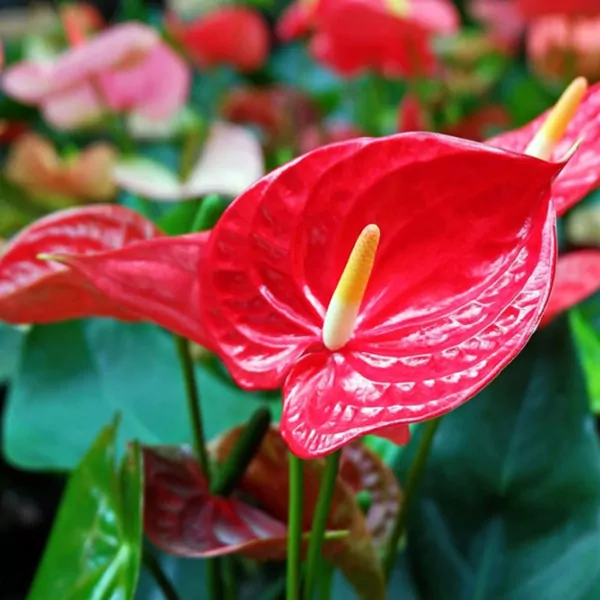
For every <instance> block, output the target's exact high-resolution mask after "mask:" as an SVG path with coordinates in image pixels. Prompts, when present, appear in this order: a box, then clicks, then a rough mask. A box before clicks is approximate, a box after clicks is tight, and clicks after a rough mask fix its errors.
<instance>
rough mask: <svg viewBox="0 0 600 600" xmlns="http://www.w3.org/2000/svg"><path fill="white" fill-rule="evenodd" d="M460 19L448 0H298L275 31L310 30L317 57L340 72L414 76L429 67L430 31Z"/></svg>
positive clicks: (288, 34) (450, 27) (451, 27)
mask: <svg viewBox="0 0 600 600" xmlns="http://www.w3.org/2000/svg"><path fill="white" fill-rule="evenodd" d="M458 22H459V20H458V14H457V12H456V9H455V7H454V6H453V4H452V3H451V2H447V1H446V0H399V1H394V0H315V1H313V2H310V1H307V0H298V1H297V2H296V3H295V4H293V5H292V6H291V7H290V8H289V9H288V11H287V12H286V13H285V14H284V15H283V17H282V20H281V21H280V23H279V25H278V31H279V35H280V37H281V38H282V39H291V38H294V37H297V36H298V35H303V34H304V33H306V32H308V31H313V32H314V34H313V37H312V40H311V51H312V52H313V54H314V55H315V57H316V58H318V59H319V60H321V61H322V62H324V63H325V64H327V65H328V66H330V67H332V68H333V69H335V70H336V71H338V72H339V73H341V74H343V75H348V76H351V75H355V74H357V73H359V72H361V71H363V70H365V69H373V70H375V71H377V72H381V73H383V74H385V75H388V76H413V75H419V74H425V73H431V72H432V70H433V69H434V68H435V66H436V64H437V62H436V59H435V55H434V52H433V47H432V39H433V36H434V35H435V34H448V33H453V32H454V31H456V30H457V29H458Z"/></svg>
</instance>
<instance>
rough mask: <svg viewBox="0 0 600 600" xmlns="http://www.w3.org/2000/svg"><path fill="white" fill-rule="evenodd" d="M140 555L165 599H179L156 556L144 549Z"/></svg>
mask: <svg viewBox="0 0 600 600" xmlns="http://www.w3.org/2000/svg"><path fill="white" fill-rule="evenodd" d="M142 557H143V561H144V565H145V567H146V569H148V571H149V572H150V573H151V574H152V577H154V580H155V581H156V584H157V585H158V587H159V588H160V591H161V592H162V593H163V596H164V597H165V598H166V600H180V599H179V594H178V593H177V590H176V589H175V588H174V587H173V584H172V583H171V581H170V579H169V578H168V577H167V576H166V574H165V572H164V571H163V569H162V567H161V566H160V563H159V562H158V559H157V558H156V556H154V554H152V553H151V552H150V551H149V550H146V549H145V550H144V552H143V554H142Z"/></svg>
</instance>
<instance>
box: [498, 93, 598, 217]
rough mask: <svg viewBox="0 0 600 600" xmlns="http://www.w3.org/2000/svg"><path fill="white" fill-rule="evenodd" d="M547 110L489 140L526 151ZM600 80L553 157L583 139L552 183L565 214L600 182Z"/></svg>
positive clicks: (554, 196)
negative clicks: (526, 122)
mask: <svg viewBox="0 0 600 600" xmlns="http://www.w3.org/2000/svg"><path fill="white" fill-rule="evenodd" d="M547 114H548V113H547V112H546V113H544V114H542V115H540V116H539V117H538V118H537V119H535V120H534V121H532V122H531V123H529V124H528V125H525V126H524V127H521V128H520V129H516V130H515V131H509V132H507V133H503V134H501V135H499V136H496V137H493V138H492V139H490V140H488V141H487V143H488V144H490V145H492V146H496V147H497V148H503V149H505V150H510V151H512V152H525V149H526V148H527V145H528V144H529V142H530V141H531V140H532V139H533V136H534V135H535V134H536V132H537V131H538V129H539V128H540V127H541V126H542V123H543V122H544V120H545V118H546V116H547ZM599 138H600V84H597V85H595V86H593V87H591V88H590V90H589V91H588V93H587V95H586V97H585V99H584V100H583V102H582V104H581V106H580V107H579V110H578V111H577V114H576V115H575V117H574V118H573V120H572V121H571V123H570V124H569V127H568V128H567V131H566V133H565V135H564V137H563V139H562V141H561V142H560V143H559V144H558V146H557V147H556V149H555V151H554V153H553V155H552V157H551V160H554V161H558V160H561V159H562V158H563V157H564V156H565V154H566V153H567V152H568V151H569V150H570V149H571V148H572V147H573V145H574V144H575V143H577V142H578V141H580V140H581V144H580V146H579V147H578V149H577V152H576V153H575V155H574V156H573V158H571V160H570V161H569V164H568V165H567V166H566V167H565V169H564V170H563V172H562V173H561V174H560V175H559V176H558V177H557V179H556V181H555V182H554V184H553V185H552V200H553V201H554V206H555V208H556V213H557V215H559V216H561V215H562V214H564V213H565V212H566V211H567V210H568V209H569V208H571V207H572V206H573V205H575V204H577V203H578V202H579V201H580V200H582V199H583V198H584V197H585V196H586V195H587V194H588V193H589V192H591V191H592V190H593V189H595V188H596V187H598V185H599V184H600V145H599V144H598V139H599Z"/></svg>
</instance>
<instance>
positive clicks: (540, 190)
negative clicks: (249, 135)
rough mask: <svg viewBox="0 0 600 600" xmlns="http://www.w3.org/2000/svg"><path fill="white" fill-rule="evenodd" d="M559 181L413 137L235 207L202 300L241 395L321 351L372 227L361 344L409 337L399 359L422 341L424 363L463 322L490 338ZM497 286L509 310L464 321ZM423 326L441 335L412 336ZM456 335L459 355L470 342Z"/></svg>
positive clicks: (531, 256) (352, 152)
mask: <svg viewBox="0 0 600 600" xmlns="http://www.w3.org/2000/svg"><path fill="white" fill-rule="evenodd" d="M559 168H560V167H558V166H557V165H553V164H551V163H546V162H543V161H539V160H537V159H533V158H529V157H526V156H517V155H513V154H509V153H503V152H499V151H496V150H494V149H491V148H489V147H487V146H484V145H480V144H474V143H471V142H467V141H464V140H459V139H455V138H448V137H445V136H437V135H435V134H427V133H416V134H401V135H397V136H391V137H389V138H379V139H376V140H373V139H365V138H363V139H358V140H353V141H349V142H343V143H340V144H337V145H333V146H328V147H324V148H320V149H318V150H315V151H313V152H311V153H309V154H307V155H305V156H303V157H301V158H299V159H297V160H295V161H293V162H291V163H289V164H288V165H286V166H284V167H282V168H281V169H279V170H277V171H275V172H273V173H271V174H270V175H267V176H266V177H265V178H263V179H262V180H260V181H259V182H258V183H257V184H256V185H254V186H253V187H252V188H250V189H249V190H248V191H247V192H245V193H244V194H242V196H240V197H239V198H238V199H237V200H236V201H235V202H234V203H233V204H232V205H231V206H230V207H229V209H228V210H227V211H226V212H225V214H224V215H223V217H222V218H221V220H220V221H219V223H218V224H217V226H216V227H215V229H214V230H213V235H212V236H211V239H210V241H209V245H208V249H207V255H206V257H207V260H206V262H205V263H204V264H206V265H207V268H206V269H205V270H204V271H203V278H202V290H201V293H202V295H203V299H202V302H203V306H205V307H206V311H207V314H206V318H207V327H208V328H209V329H210V333H211V336H212V337H214V339H215V343H216V345H217V347H218V348H219V354H220V355H221V356H223V358H224V360H225V361H226V363H227V366H228V367H229V369H230V371H231V373H232V375H233V376H234V378H235V379H236V380H237V381H238V383H239V384H240V385H242V386H244V387H247V388H269V387H273V388H275V387H278V386H280V385H281V384H282V382H283V381H284V379H285V377H286V375H287V374H288V373H289V371H290V370H291V368H292V367H293V366H294V364H295V363H296V362H297V361H298V359H299V358H300V357H301V356H302V355H303V354H304V353H305V352H306V351H308V350H309V349H311V348H320V347H322V346H321V328H322V324H323V318H324V315H325V309H326V307H327V305H328V304H329V300H330V298H331V295H332V293H333V290H334V288H335V285H336V284H337V281H338V278H339V276H340V274H341V272H342V270H343V267H344V265H345V262H346V260H347V258H348V255H349V253H350V249H351V248H352V246H353V244H354V242H355V241H356V238H357V236H358V234H359V232H360V231H361V230H362V229H363V228H364V226H365V225H367V224H368V223H377V224H378V225H379V226H380V228H381V233H382V238H381V240H382V241H381V245H380V248H379V251H378V255H377V259H376V261H375V268H374V270H373V274H372V276H371V282H370V284H369V288H368V289H367V295H366V297H365V299H364V302H363V306H364V311H363V315H362V318H361V317H359V321H358V324H357V334H356V336H357V339H360V338H364V339H365V340H368V339H369V338H370V337H372V336H373V335H385V334H386V332H387V333H390V334H391V335H393V336H396V335H400V338H399V341H404V338H402V335H403V334H402V332H405V333H408V332H409V331H410V333H411V336H412V337H410V338H409V341H410V344H409V346H410V347H411V350H408V351H406V350H402V349H401V350H399V351H398V352H400V355H401V356H402V355H408V356H412V355H414V352H413V351H414V350H415V349H416V348H417V346H415V345H412V344H414V343H415V342H419V344H418V348H419V352H427V351H430V350H431V344H432V343H434V342H435V340H436V339H438V340H439V341H440V343H441V342H442V341H443V340H444V339H447V334H446V332H444V331H440V332H439V334H438V337H437V338H436V336H435V335H434V334H432V333H431V331H432V330H434V329H435V327H434V324H437V325H439V323H440V320H439V319H445V322H452V318H453V317H452V313H453V311H455V310H456V311H458V313H457V314H458V316H459V317H460V319H461V320H462V321H464V322H465V323H466V324H467V325H468V326H469V327H470V329H468V331H469V332H471V333H473V334H474V333H475V332H476V331H481V328H483V325H481V324H482V323H486V326H487V324H489V323H490V322H491V321H493V319H494V318H497V317H499V315H500V313H501V312H502V311H503V310H504V309H506V308H507V306H509V305H510V303H511V300H512V298H513V297H514V296H515V295H516V294H517V293H518V292H519V291H520V290H521V289H522V286H523V285H524V283H525V281H527V279H528V278H529V276H530V275H531V274H532V271H533V266H534V263H535V260H536V259H537V258H539V253H540V247H541V245H542V240H541V228H542V225H543V224H544V223H545V222H546V220H547V213H548V206H547V193H548V189H549V185H550V182H551V180H552V178H553V177H554V175H555V174H556V172H557V171H558V169H559ZM475 174H477V176H476V177H475ZM465 182H468V186H466V185H465ZM498 206H502V210H497V207H498ZM434 215H435V216H434ZM466 222H468V229H469V232H470V234H469V235H465V233H464V232H465V223H466ZM536 235H537V236H538V237H537V238H536ZM449 240H452V243H449ZM547 243H550V242H547ZM552 243H553V242H552ZM519 256H521V258H522V259H525V258H527V260H524V263H525V266H524V267H523V271H522V272H521V274H520V275H521V277H522V278H523V277H524V279H523V280H522V283H520V284H519V283H518V282H515V280H514V278H511V277H507V278H504V279H502V275H503V273H504V271H505V270H506V269H507V268H509V267H510V266H511V265H514V264H515V261H517V260H518V259H519ZM551 263H552V261H550V264H549V265H546V266H545V269H546V271H545V272H544V274H545V275H548V273H549V272H551V266H552V265H551ZM496 281H500V282H501V283H502V282H505V283H506V286H508V287H506V286H505V287H502V289H499V290H498V292H499V296H498V298H485V300H484V306H483V307H482V308H481V309H477V307H476V306H474V307H473V311H472V313H467V314H459V313H460V311H461V310H462V311H465V310H466V307H467V305H468V304H469V303H474V302H475V301H476V298H477V297H478V295H480V294H483V292H484V290H486V289H488V288H491V287H492V284H493V283H494V282H496ZM511 294H512V295H511ZM543 301H544V297H543V296H541V297H540V298H539V302H540V303H543ZM422 323H429V324H431V325H432V327H431V328H430V329H429V330H428V331H427V332H425V333H424V334H423V335H417V334H415V333H414V332H415V331H416V332H418V330H419V328H420V326H421V325H420V324H422ZM477 324H479V325H481V328H480V329H479V330H477V329H476V327H477ZM453 330H454V331H453V333H452V338H451V343H450V344H449V345H450V346H451V345H453V344H452V342H454V341H456V336H458V335H461V333H460V329H459V330H457V329H456V327H455V326H453ZM361 332H364V335H363V333H361ZM440 336H441V337H442V338H443V339H441V340H440ZM443 336H446V337H443ZM466 337H468V336H466ZM379 341H381V340H379ZM379 341H377V343H379ZM461 341H462V340H461ZM456 343H458V341H456ZM428 344H429V346H428ZM360 350H361V351H362V350H363V347H361V348H360ZM395 352H396V350H393V351H392V352H391V353H390V356H394V353H395ZM382 370H385V369H382ZM384 380H385V379H384ZM387 381H389V380H387ZM400 381H401V380H400ZM290 386H291V387H293V388H294V389H295V388H296V386H295V385H294V384H293V383H292V384H289V382H288V386H287V387H288V389H291V388H290ZM311 389H312V388H311ZM323 393H326V392H323ZM306 394H307V395H308V394H309V391H308V390H307V391H306ZM286 410H287V412H288V413H289V410H288V409H286ZM299 410H300V408H299V407H298V406H296V407H295V408H294V409H293V411H292V412H297V411H299ZM429 410H430V408H427V409H426V410H424V411H423V414H422V415H421V417H422V418H427V412H428V411H429ZM405 416H407V415H405ZM407 417H408V416H407ZM408 421H410V419H409V418H398V419H395V420H394V419H390V420H389V421H388V422H381V423H380V424H379V426H380V427H383V426H385V425H392V424H394V423H396V424H398V423H401V422H408ZM375 422H376V419H375V418H373V419H372V421H371V424H372V425H373V426H374V425H375ZM341 426H342V424H340V427H341ZM373 428H374V427H373ZM325 445H327V444H325Z"/></svg>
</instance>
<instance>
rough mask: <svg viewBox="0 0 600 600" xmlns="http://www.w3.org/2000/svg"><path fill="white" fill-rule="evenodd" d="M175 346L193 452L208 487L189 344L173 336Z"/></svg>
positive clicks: (200, 421)
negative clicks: (181, 373) (184, 393)
mask: <svg viewBox="0 0 600 600" xmlns="http://www.w3.org/2000/svg"><path fill="white" fill-rule="evenodd" d="M175 343H176V345H177V354H178V355H179V362H180V364H181V371H182V372H183V380H184V383H185V391H186V397H187V403H188V410H189V412H190V420H191V422H192V432H193V434H194V450H195V451H196V458H197V459H198V464H199V465H200V469H201V470H202V473H203V474H204V477H205V478H206V483H207V485H208V486H210V479H211V477H210V463H209V460H208V453H207V452H206V438H205V437H204V426H203V424H202V412H201V410H200V394H199V393H198V386H197V385H196V375H195V374H194V363H193V361H192V357H191V355H190V345H189V342H188V341H187V340H186V339H185V338H183V337H181V336H179V335H176V336H175Z"/></svg>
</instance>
